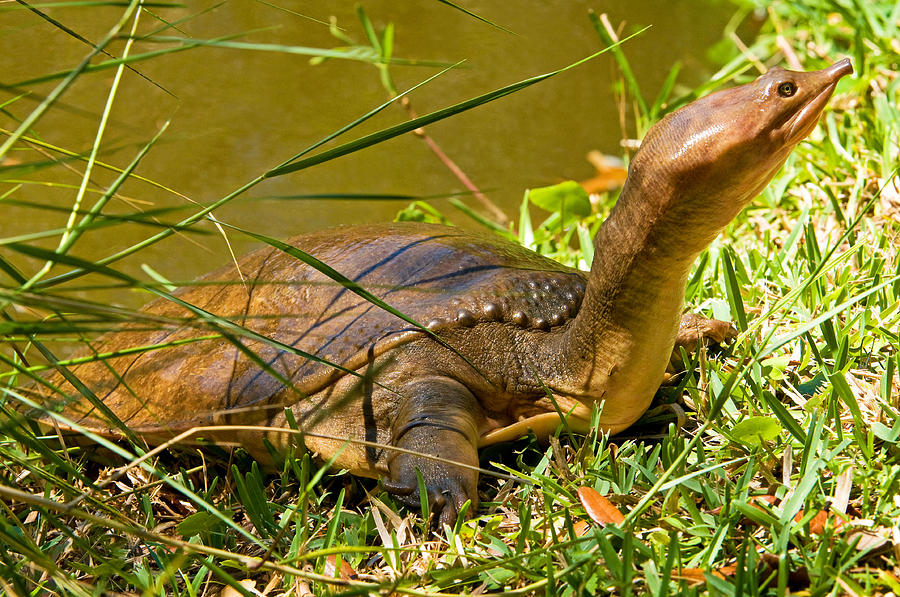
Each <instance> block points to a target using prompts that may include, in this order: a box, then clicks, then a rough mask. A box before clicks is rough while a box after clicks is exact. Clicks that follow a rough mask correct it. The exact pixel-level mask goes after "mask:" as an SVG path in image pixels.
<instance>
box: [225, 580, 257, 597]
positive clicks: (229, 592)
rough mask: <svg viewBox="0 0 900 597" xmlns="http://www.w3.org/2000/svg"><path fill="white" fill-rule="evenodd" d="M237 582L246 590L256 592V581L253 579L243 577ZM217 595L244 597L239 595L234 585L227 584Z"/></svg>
mask: <svg viewBox="0 0 900 597" xmlns="http://www.w3.org/2000/svg"><path fill="white" fill-rule="evenodd" d="M238 584H239V585H241V586H242V587H244V588H245V589H247V590H248V591H250V592H251V593H255V592H256V581H254V580H252V579H250V578H245V579H244V580H242V581H239V582H238ZM219 597H244V596H243V595H241V593H240V591H238V590H237V589H235V588H234V587H230V586H229V587H225V588H224V589H222V592H220V593H219Z"/></svg>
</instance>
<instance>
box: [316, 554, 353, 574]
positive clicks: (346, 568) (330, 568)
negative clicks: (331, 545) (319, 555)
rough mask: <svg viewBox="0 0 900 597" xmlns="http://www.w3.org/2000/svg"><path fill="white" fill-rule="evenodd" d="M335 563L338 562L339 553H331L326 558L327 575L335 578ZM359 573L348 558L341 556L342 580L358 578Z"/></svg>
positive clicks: (325, 571) (325, 572)
mask: <svg viewBox="0 0 900 597" xmlns="http://www.w3.org/2000/svg"><path fill="white" fill-rule="evenodd" d="M335 564H337V555H335V554H331V555H330V556H328V557H327V558H325V569H324V571H323V573H324V574H325V576H330V577H332V578H335V568H334V567H335ZM358 576H359V574H358V573H357V572H356V570H354V569H353V566H351V565H350V564H348V563H347V560H345V559H343V558H341V576H340V579H341V580H356V578H357V577H358Z"/></svg>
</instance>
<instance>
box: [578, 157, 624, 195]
mask: <svg viewBox="0 0 900 597" xmlns="http://www.w3.org/2000/svg"><path fill="white" fill-rule="evenodd" d="M587 159H588V161H589V162H590V163H591V164H592V165H593V166H594V168H595V169H596V170H597V174H596V175H595V176H594V177H593V178H589V179H588V180H583V181H581V183H579V184H581V186H582V188H583V189H584V190H585V191H587V192H588V194H594V193H605V192H606V191H611V190H613V189H617V188H619V187H621V186H622V185H623V184H624V183H625V177H626V176H628V171H627V170H626V169H625V167H624V166H623V165H622V160H620V159H618V158H615V157H611V156H607V155H603V154H602V153H600V152H599V151H597V150H594V151H591V152H590V153H588V155H587Z"/></svg>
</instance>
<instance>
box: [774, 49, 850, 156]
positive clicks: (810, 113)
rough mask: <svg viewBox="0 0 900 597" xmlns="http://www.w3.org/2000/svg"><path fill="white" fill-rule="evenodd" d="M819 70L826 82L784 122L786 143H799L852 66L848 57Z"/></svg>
mask: <svg viewBox="0 0 900 597" xmlns="http://www.w3.org/2000/svg"><path fill="white" fill-rule="evenodd" d="M820 72H822V74H824V75H825V77H826V79H827V81H828V83H827V84H826V85H825V87H824V88H822V90H821V91H819V93H817V94H816V95H815V96H813V97H812V99H810V100H809V101H807V102H806V104H805V105H804V106H803V107H802V108H801V109H800V110H799V111H798V112H797V113H795V114H794V115H793V116H792V117H791V118H790V119H788V121H787V122H786V123H785V131H786V132H785V140H786V142H787V143H788V144H791V145H793V144H795V143H799V142H800V140H801V139H803V138H804V137H806V136H807V135H808V134H809V133H810V132H812V129H813V127H815V126H816V122H818V120H819V116H820V115H821V114H822V110H824V109H825V104H827V103H828V100H829V99H831V94H832V93H834V88H835V87H836V86H837V84H838V81H840V80H841V78H843V77H844V76H845V75H849V74H850V73H852V72H853V66H851V64H850V59H849V58H844V59H843V60H841V61H839V62H836V63H834V64H832V65H831V66H829V67H828V68H827V69H825V70H823V71H820Z"/></svg>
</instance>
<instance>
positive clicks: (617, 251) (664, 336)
mask: <svg viewBox="0 0 900 597" xmlns="http://www.w3.org/2000/svg"><path fill="white" fill-rule="evenodd" d="M850 72H852V67H851V66H850V63H849V61H848V60H846V59H845V60H842V61H840V62H837V63H835V64H834V65H832V66H831V67H828V68H826V69H823V70H820V71H814V72H808V73H801V72H792V71H786V70H784V69H780V68H773V69H771V70H770V71H769V72H768V73H766V74H764V75H762V76H760V77H759V78H757V79H756V80H755V81H753V82H752V83H749V84H746V85H742V86H740V87H734V88H731V89H726V90H723V91H718V92H716V93H713V94H711V95H708V96H706V97H704V98H701V99H699V100H696V101H694V102H692V103H691V104H688V105H687V106H685V107H684V108H681V109H680V110H677V111H675V112H673V113H670V114H668V115H667V116H666V117H665V118H663V119H662V120H661V121H660V122H659V123H657V124H656V125H655V126H654V127H652V128H651V129H650V131H648V133H647V135H646V136H645V138H644V140H643V142H642V144H641V148H640V149H639V150H638V152H637V153H636V155H635V156H634V159H633V160H632V162H631V164H630V167H629V173H628V179H627V181H626V183H625V186H624V187H623V189H622V192H621V194H620V197H619V200H618V202H617V204H616V205H615V207H614V208H613V210H612V212H611V213H610V215H609V217H608V218H607V220H606V221H605V222H604V224H603V226H602V227H601V229H600V231H599V232H598V233H597V236H596V237H595V239H594V262H593V264H592V267H591V273H590V276H589V279H588V285H587V290H586V293H585V298H584V301H583V303H582V306H581V309H580V311H579V313H578V315H577V316H576V318H575V320H574V321H573V322H572V325H570V326H567V327H566V328H565V329H564V330H561V331H560V332H559V333H557V334H550V335H549V336H548V337H547V339H546V341H545V343H544V346H542V347H541V350H540V353H541V354H542V355H545V356H547V357H548V358H547V359H546V360H547V361H548V362H551V363H552V367H554V369H553V370H551V369H550V368H549V367H548V368H542V370H541V373H542V375H543V376H544V377H543V379H544V380H545V383H546V384H547V386H548V387H549V388H550V389H551V390H552V391H553V392H554V393H556V394H559V395H562V396H570V397H573V398H576V399H578V400H579V401H581V402H582V403H584V404H585V406H586V407H589V406H590V405H591V404H593V403H601V402H602V403H603V412H602V417H601V426H602V427H603V428H604V429H605V430H608V431H611V432H617V431H620V430H622V429H624V428H626V427H628V426H629V425H630V424H631V423H633V422H634V421H635V420H637V418H639V417H640V415H641V414H643V412H644V411H645V410H646V408H647V406H649V404H650V401H651V399H652V397H653V394H654V393H655V391H656V389H657V388H658V387H659V385H660V382H661V381H662V378H663V375H664V373H665V368H666V364H667V363H668V361H669V358H670V356H671V352H672V347H673V344H674V338H675V335H676V333H677V331H678V325H679V322H680V319H681V315H682V309H683V303H684V289H685V284H686V281H687V276H688V274H689V272H690V269H691V265H692V264H693V262H694V260H695V259H696V258H697V256H698V255H699V254H700V252H701V251H703V250H704V249H705V248H706V247H707V246H708V245H709V243H710V242H712V240H713V239H714V238H715V237H716V236H717V235H718V234H719V233H720V232H721V231H722V229H723V228H724V227H725V226H727V225H728V223H729V222H730V221H731V220H732V219H733V218H734V217H735V216H736V215H737V214H738V213H739V212H740V211H741V209H743V207H744V206H745V205H746V204H747V203H748V202H749V201H750V200H752V199H753V198H754V197H755V196H756V195H758V194H759V193H760V192H761V191H762V189H763V188H764V187H765V186H766V185H767V184H768V182H769V181H770V180H771V178H772V177H773V176H774V175H775V173H776V172H777V171H778V169H779V168H780V167H781V166H782V165H783V163H784V161H785V160H786V159H787V157H788V155H789V154H790V152H791V151H792V150H793V149H794V147H795V146H796V145H797V144H798V143H799V142H800V141H801V140H803V139H804V138H805V137H806V136H807V135H808V134H809V133H810V132H811V131H812V129H813V128H814V127H815V124H816V122H817V121H818V119H819V116H820V115H821V113H822V110H823V109H824V107H825V105H826V103H827V101H828V99H829V98H830V97H831V94H832V92H833V91H834V88H835V85H836V84H837V82H838V80H840V79H841V78H842V77H843V76H845V75H847V74H849V73H850ZM554 357H555V358H554Z"/></svg>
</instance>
